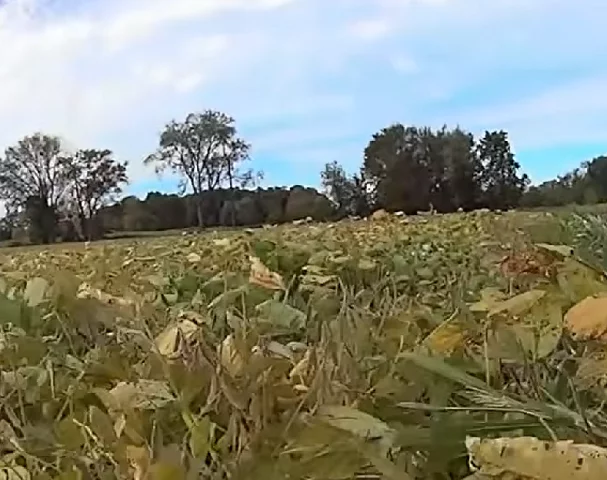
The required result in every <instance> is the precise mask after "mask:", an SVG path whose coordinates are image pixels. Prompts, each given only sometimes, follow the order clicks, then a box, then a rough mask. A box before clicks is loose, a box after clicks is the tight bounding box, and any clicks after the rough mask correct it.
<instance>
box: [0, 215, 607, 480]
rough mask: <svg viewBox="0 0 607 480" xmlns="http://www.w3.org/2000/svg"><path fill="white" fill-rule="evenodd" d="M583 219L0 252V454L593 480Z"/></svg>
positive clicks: (604, 432) (601, 359)
mask: <svg viewBox="0 0 607 480" xmlns="http://www.w3.org/2000/svg"><path fill="white" fill-rule="evenodd" d="M572 215H573V214H570V213H563V214H562V215H561V216H559V215H556V214H552V213H543V212H532V213H521V212H508V213H504V214H499V215H498V214H495V213H490V212H472V213H467V214H463V213H461V214H459V213H458V214H450V215H432V216H415V217H404V218H398V217H396V216H391V215H386V216H385V217H383V218H378V219H376V220H369V221H343V222H339V223H336V224H318V225H316V224H310V225H301V226H294V225H285V226H279V227H273V228H259V229H243V230H239V231H222V232H208V233H205V234H200V235H188V236H159V237H157V238H128V239H120V240H115V241H103V242H99V243H91V244H71V245H54V246H52V247H48V248H43V247H23V248H10V249H8V248H7V249H3V250H0V321H1V322H2V332H1V336H0V365H1V369H2V371H1V375H2V376H1V382H0V392H1V395H2V404H1V405H0V446H1V450H0V454H1V455H2V457H1V458H2V462H0V472H1V474H2V476H3V478H7V479H9V478H10V479H11V480H15V479H24V478H25V479H30V478H31V479H33V478H36V479H55V478H57V479H62V480H71V479H74V480H76V479H93V478H95V479H97V478H98V479H110V478H129V479H134V480H144V479H158V480H165V479H166V480H168V479H170V480H177V479H194V478H204V479H207V478H208V479H221V478H234V479H259V480H261V479H285V478H288V479H291V480H296V479H302V480H303V479H319V480H320V479H350V478H352V479H354V478H360V479H375V478H386V479H394V480H396V479H399V480H400V479H402V480H413V479H437V480H438V479H445V480H446V479H464V478H468V479H475V480H482V479H485V480H487V479H525V480H529V479H533V480H544V479H551V480H558V479H561V478H567V479H571V480H575V479H577V478H580V479H581V478H589V479H593V478H597V479H598V478H599V473H602V475H604V472H605V468H607V467H606V465H607V451H604V450H602V449H601V448H598V447H603V446H605V445H607V415H605V413H604V412H603V405H604V402H605V400H606V399H607V397H606V394H605V385H606V384H607V381H606V380H607V363H606V362H607V358H606V357H605V354H604V351H605V342H607V336H606V334H605V332H606V331H607V315H606V312H607V281H606V280H605V277H604V275H603V269H604V258H603V257H602V252H603V249H604V248H605V245H607V242H606V240H607V233H606V232H607V227H606V226H604V225H603V224H602V223H601V220H600V218H599V217H593V218H592V219H590V220H584V218H583V217H579V216H572ZM570 217H571V218H570ZM565 243H566V245H564V244H565ZM565 440H570V441H571V442H573V443H571V442H570V443H566V442H564V441H565ZM588 444H591V445H594V446H596V447H593V446H589V445H588ZM601 478H603V477H601Z"/></svg>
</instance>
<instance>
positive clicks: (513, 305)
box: [489, 290, 546, 317]
mask: <svg viewBox="0 0 607 480" xmlns="http://www.w3.org/2000/svg"><path fill="white" fill-rule="evenodd" d="M544 295H546V292H545V291H544V290H529V291H528V292H525V293H521V294H519V295H516V296H515V297H512V298H509V299H508V300H504V301H503V302H499V303H497V304H495V305H494V306H493V308H491V310H489V316H490V317H492V316H494V315H498V314H505V313H507V314H509V315H511V316H519V315H521V314H522V313H524V312H525V311H527V310H529V309H530V308H531V307H533V305H535V303H537V302H538V301H539V300H540V299H541V298H542V297H543V296H544Z"/></svg>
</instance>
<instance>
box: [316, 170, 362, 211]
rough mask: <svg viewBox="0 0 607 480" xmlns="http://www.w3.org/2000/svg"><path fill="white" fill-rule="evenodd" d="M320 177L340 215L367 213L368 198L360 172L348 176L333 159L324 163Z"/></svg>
mask: <svg viewBox="0 0 607 480" xmlns="http://www.w3.org/2000/svg"><path fill="white" fill-rule="evenodd" d="M320 179H321V184H322V186H323V188H324V190H325V192H326V193H327V195H328V196H329V198H330V199H331V200H332V201H333V202H334V203H335V204H336V205H337V210H338V213H339V214H340V216H343V215H368V214H369V212H370V210H371V208H370V198H369V195H368V194H367V191H366V185H365V182H364V180H363V178H362V174H360V175H352V176H350V177H348V175H347V174H346V172H345V170H344V169H343V167H342V166H341V165H340V164H339V163H337V162H336V161H333V162H331V163H327V164H326V165H325V168H324V170H323V171H322V172H321V173H320Z"/></svg>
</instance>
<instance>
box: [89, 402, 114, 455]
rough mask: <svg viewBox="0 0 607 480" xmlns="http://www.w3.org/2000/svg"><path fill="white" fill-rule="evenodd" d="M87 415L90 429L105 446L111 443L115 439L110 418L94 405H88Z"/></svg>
mask: <svg viewBox="0 0 607 480" xmlns="http://www.w3.org/2000/svg"><path fill="white" fill-rule="evenodd" d="M89 416H90V423H91V430H93V432H95V435H97V437H98V438H99V439H100V440H101V441H102V442H103V443H104V444H105V445H106V446H109V445H112V444H113V443H114V442H115V441H116V440H117V438H116V432H115V431H114V424H113V422H112V419H111V418H110V417H109V416H108V415H107V414H106V413H105V412H103V411H101V409H99V408H98V407H96V406H94V405H92V406H91V407H89Z"/></svg>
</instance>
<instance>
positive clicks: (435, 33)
mask: <svg viewBox="0 0 607 480" xmlns="http://www.w3.org/2000/svg"><path fill="white" fill-rule="evenodd" d="M605 31H607V2H606V1H605V0H584V1H583V2H572V1H571V0H525V1H523V0H492V1H491V2H488V1H486V0H484V1H481V0H331V1H330V2H329V1H321V0H171V1H170V2H169V1H167V0H103V1H101V0H88V1H80V2H77V1H75V0H69V1H68V0H4V1H3V2H2V1H0V148H4V147H5V146H7V145H9V144H12V143H14V142H15V141H16V140H18V139H19V138H20V137H22V136H23V135H26V134H29V133H32V132H33V131H36V130H42V131H44V132H47V133H52V134H56V135H60V136H61V137H62V138H64V139H65V141H66V143H67V144H68V145H70V146H71V147H74V148H75V147H96V148H110V149H112V150H114V152H116V154H117V156H119V157H120V158H122V159H126V160H129V161H130V167H129V173H130V178H131V184H130V185H129V190H128V191H129V193H136V194H142V193H145V192H146V191H148V190H150V189H154V190H156V189H158V190H165V191H170V190H171V189H173V188H174V187H175V181H174V179H170V178H164V179H160V178H158V177H157V176H156V175H155V173H154V172H153V171H152V170H151V169H149V168H145V167H144V166H143V165H142V159H143V158H144V157H145V156H146V155H147V154H148V153H150V152H152V151H153V150H154V148H155V146H156V142H157V135H158V133H159V131H160V130H161V129H162V126H163V125H164V124H165V123H166V122H168V121H169V120H171V119H172V118H177V119H183V118H184V117H185V115H186V114H187V113H188V112H191V111H201V110H203V109H206V108H212V109H219V110H222V111H225V112H226V113H228V114H230V115H232V116H234V117H235V119H236V121H237V126H238V128H239V130H240V133H241V135H242V136H243V137H244V138H245V139H247V140H248V141H249V142H251V144H252V145H253V151H252V161H251V163H250V166H251V167H253V168H256V169H261V170H263V171H264V172H265V180H264V183H265V184H273V185H291V184H294V183H299V184H305V185H312V186H317V185H318V183H319V171H320V169H321V168H322V166H323V164H324V163H326V162H328V161H332V160H337V161H339V162H341V163H342V164H343V165H344V166H345V167H346V168H347V169H348V170H351V171H353V170H355V169H356V168H358V166H359V165H360V162H361V156H362V150H363V149H364V147H365V145H366V144H367V142H368V140H369V139H370V137H371V135H372V134H373V133H374V132H376V131H377V130H379V129H381V128H382V127H384V126H387V125H388V124H390V123H392V122H396V121H398V122H402V123H405V124H416V125H429V126H433V127H440V126H441V125H442V124H443V123H446V124H447V125H450V126H454V125H456V124H459V125H461V126H462V127H464V128H466V129H469V130H471V131H473V132H475V133H480V132H482V131H483V130H484V129H500V128H504V129H506V130H508V131H509V132H510V137H511V142H512V145H513V148H514V150H515V152H516V153H517V156H518V159H519V161H520V163H521V164H522V166H523V169H524V171H525V172H527V173H528V174H529V175H530V176H531V178H532V180H534V181H536V182H539V181H543V180H546V179H549V178H551V177H553V176H555V175H557V174H559V173H564V172H565V171H567V170H570V169H572V168H574V167H576V166H577V165H579V163H580V162H581V161H583V160H585V159H588V158H590V157H592V156H595V155H598V154H602V153H607V63H606V62H604V61H602V60H601V59H603V60H604V59H606V58H607V35H605Z"/></svg>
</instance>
